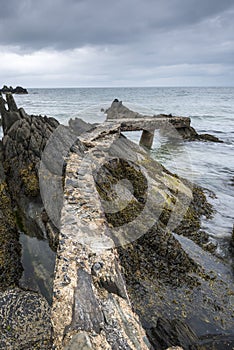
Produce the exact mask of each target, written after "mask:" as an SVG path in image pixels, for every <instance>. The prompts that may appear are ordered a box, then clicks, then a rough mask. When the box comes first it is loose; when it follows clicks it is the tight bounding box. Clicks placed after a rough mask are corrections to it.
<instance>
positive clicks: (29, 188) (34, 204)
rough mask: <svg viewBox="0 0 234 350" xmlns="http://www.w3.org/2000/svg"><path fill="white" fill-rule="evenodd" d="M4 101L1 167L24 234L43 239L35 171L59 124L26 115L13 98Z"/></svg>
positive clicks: (1, 109) (0, 107) (0, 109)
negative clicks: (29, 232) (5, 174)
mask: <svg viewBox="0 0 234 350" xmlns="http://www.w3.org/2000/svg"><path fill="white" fill-rule="evenodd" d="M6 101H7V105H8V110H7V109H6V108H5V101H4V100H3V98H2V97H1V96H0V112H1V115H2V122H3V123H2V124H3V132H4V137H3V140H2V145H3V154H4V162H3V164H4V170H5V173H7V183H8V186H9V188H10V189H11V197H12V199H13V200H14V201H15V203H16V204H17V207H18V211H19V215H20V217H21V221H22V224H23V226H24V229H25V231H31V234H32V232H34V235H35V236H37V235H38V236H39V237H43V235H42V233H41V228H42V227H43V226H45V225H44V223H43V222H42V220H41V216H40V214H39V215H38V213H41V212H42V211H43V204H42V201H41V197H40V190H39V180H38V171H39V165H40V158H41V154H42V152H43V150H44V148H45V145H46V143H47V141H48V139H49V137H50V135H51V134H52V132H53V131H54V130H55V128H56V127H57V126H58V125H59V123H58V122H57V121H56V120H55V119H53V118H47V117H42V116H33V115H28V114H27V113H25V111H24V109H23V108H19V109H18V107H17V105H16V103H15V101H14V98H13V96H12V94H9V93H7V94H6ZM33 213H35V215H34V214H33ZM45 230H46V227H45Z"/></svg>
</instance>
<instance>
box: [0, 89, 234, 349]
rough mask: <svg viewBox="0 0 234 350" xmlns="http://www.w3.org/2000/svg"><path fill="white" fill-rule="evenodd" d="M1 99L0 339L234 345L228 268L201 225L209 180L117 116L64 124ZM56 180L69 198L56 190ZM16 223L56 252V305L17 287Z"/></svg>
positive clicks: (90, 344) (26, 343)
mask: <svg viewBox="0 0 234 350" xmlns="http://www.w3.org/2000/svg"><path fill="white" fill-rule="evenodd" d="M6 98H7V105H8V109H6V108H5V102H4V100H3V98H2V97H1V96H0V113H1V116H2V121H3V123H2V124H3V131H4V138H3V140H2V142H0V146H1V148H0V196H1V197H0V216H1V226H0V243H1V244H0V247H1V248H0V282H1V283H0V319H1V326H0V330H1V333H2V337H1V340H0V349H6V348H7V349H9V350H10V349H26V348H27V349H28V348H40V349H52V346H53V344H54V346H56V348H57V349H67V350H68V349H70V350H72V349H78V348H84V349H92V350H99V349H126V350H130V349H132V350H133V349H137V350H138V349H141V350H143V349H151V350H153V349H157V350H158V349H159V350H161V349H162V350H164V349H166V348H167V347H169V346H176V345H177V346H179V345H180V346H182V347H183V349H185V350H186V349H188V350H190V349H191V350H193V349H197V350H199V349H200V350H203V349H210V348H212V349H216V350H219V349H224V348H225V349H232V347H233V344H234V339H233V338H234V334H233V329H234V327H233V326H234V324H233V315H232V312H233V307H232V303H233V295H234V291H233V278H232V276H229V274H228V272H227V271H229V270H228V267H226V266H225V264H223V263H222V262H221V261H218V260H217V259H216V258H215V257H214V256H213V255H212V252H213V251H214V250H215V247H214V246H213V245H212V244H211V243H210V242H209V237H208V235H207V234H206V233H205V232H203V231H201V226H200V223H201V217H202V216H207V217H209V216H210V215H212V208H211V206H210V204H209V203H208V202H207V199H206V196H205V194H204V191H203V189H202V188H200V187H198V186H194V185H193V184H191V183H189V182H188V181H185V180H184V179H180V178H179V177H178V176H176V175H174V174H171V173H170V172H169V171H167V170H166V169H165V168H164V167H162V166H161V165H160V164H159V163H157V162H156V161H154V160H152V159H151V158H150V157H149V155H148V153H147V152H146V151H144V150H143V149H142V148H140V147H139V146H137V145H135V144H133V143H132V142H131V141H129V140H128V139H126V138H125V137H124V136H123V135H122V134H121V126H120V125H119V124H118V123H111V124H109V123H107V124H106V125H105V123H104V124H102V125H99V126H97V125H96V126H94V125H90V124H86V123H84V122H82V121H80V120H75V121H71V122H70V128H68V127H63V126H61V125H59V123H58V122H57V121H56V120H55V119H53V118H47V117H42V116H30V115H28V114H27V113H26V112H25V111H24V110H23V108H19V109H18V107H17V106H16V104H15V101H14V99H13V97H12V95H11V94H7V95H6ZM52 135H56V138H54V139H53V136H52ZM51 137H52V139H51ZM51 140H52V146H53V147H52V146H51V145H50V142H51ZM55 146H56V147H55ZM54 149H56V152H55V153H53V151H54ZM46 152H47V156H48V158H45V157H44V156H45V154H46ZM42 156H43V157H44V158H43V157H42ZM41 159H43V161H44V164H45V166H46V171H48V173H46V180H45V184H46V185H47V184H49V187H50V188H48V189H47V192H48V195H47V193H43V188H42V187H41V186H40V182H39V177H40V170H41ZM47 175H48V176H49V177H47ZM46 181H48V182H46ZM119 182H120V184H121V183H122V185H121V186H120V187H116V186H117V185H118V184H119ZM61 189H62V202H61V198H60V197H59V196H58V197H56V199H55V198H54V197H53V196H52V195H55V194H56V193H58V194H61V193H60V192H61ZM57 190H58V191H57ZM56 191H57V192H56ZM59 191H60V192H59ZM63 196H64V200H65V202H63ZM45 198H46V199H47V198H48V201H49V202H45ZM117 199H118V200H117ZM110 203H112V205H113V206H111V207H110ZM126 203H128V204H127V205H126ZM50 210H51V211H52V213H51V212H50ZM131 223H133V225H131ZM146 223H147V224H146ZM19 226H20V227H21V229H23V231H24V232H25V233H28V234H30V235H33V236H34V237H38V238H40V239H46V240H48V242H49V244H50V247H51V249H52V250H54V251H56V252H57V256H56V267H55V276H54V288H53V302H52V307H50V306H49V305H48V303H47V301H46V300H45V298H44V297H43V296H42V295H40V294H38V293H36V292H34V291H30V290H27V291H26V290H23V289H22V288H19V280H20V277H21V274H22V263H21V247H20V244H19ZM87 228H88V230H87ZM87 231H88V233H87ZM82 242H83V244H81V243H82ZM97 242H99V243H101V244H102V245H101V246H100V245H98V247H99V248H98V249H97ZM103 242H104V243H103ZM103 244H104V248H103ZM106 247H108V249H106ZM95 249H97V250H95ZM194 252H197V256H196V255H194ZM222 273H223V275H222ZM84 296H85V297H84ZM28 305H30V307H29V306H28ZM19 309H20V310H21V312H22V315H21V318H20V319H19V318H17V317H18V316H17V315H18V311H17V310H19ZM51 312H52V313H51ZM25 334H27V336H25Z"/></svg>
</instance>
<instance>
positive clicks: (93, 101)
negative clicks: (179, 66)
mask: <svg viewBox="0 0 234 350" xmlns="http://www.w3.org/2000/svg"><path fill="white" fill-rule="evenodd" d="M28 90H29V94H28V95H16V96H15V99H16V101H17V104H18V106H19V107H24V109H25V110H26V111H27V113H29V114H36V115H38V114H41V115H47V116H53V117H55V118H57V119H58V120H59V121H60V122H61V123H64V124H67V122H68V120H69V119H70V118H74V117H81V118H83V119H84V120H85V121H88V122H102V121H104V120H105V115H104V113H102V112H101V108H104V109H105V108H107V107H109V106H110V104H111V102H112V101H113V100H114V99H115V98H118V99H119V100H122V101H123V103H124V104H125V105H126V106H128V107H130V108H132V109H133V110H135V111H138V112H142V113H146V114H150V115H151V114H152V115H153V114H159V113H166V114H169V113H171V114H172V115H181V116H189V117H190V118H191V120H192V123H191V125H192V126H193V127H194V128H195V129H196V130H197V131H198V132H199V133H210V134H212V135H215V136H217V137H219V138H220V139H221V140H222V141H223V143H211V142H183V141H177V142H176V143H175V142H173V141H171V140H169V139H168V137H166V136H165V135H164V136H162V135H160V134H159V133H158V132H156V133H155V139H154V144H153V149H152V151H151V155H152V157H153V158H155V159H156V160H158V161H160V162H161V163H162V164H163V165H165V166H166V167H167V168H168V169H169V170H171V171H172V172H175V173H177V174H179V175H181V176H183V177H185V178H187V179H189V180H191V181H193V182H195V183H197V184H199V185H201V186H204V187H205V188H207V189H208V190H211V191H213V192H214V193H215V197H214V198H211V197H209V198H208V199H209V201H210V202H211V203H212V204H213V207H214V210H215V214H214V216H213V218H212V219H211V220H209V221H207V220H205V219H204V220H203V228H204V229H206V230H207V231H208V233H209V234H210V236H211V237H212V238H213V239H215V240H216V241H217V242H218V253H219V254H220V255H223V256H228V241H230V238H231V232H232V228H233V224H234V210H233V208H234V158H233V155H234V88H230V87H229V88H220V87H219V88H208V87H207V88H204V87H203V88H199V87H191V88H188V87H184V88H182V87H180V88H178V87H171V88H170V87H163V88H160V87H155V88H69V89H28ZM128 137H129V138H130V139H132V140H133V141H136V142H137V141H138V139H139V137H140V133H138V132H132V133H128Z"/></svg>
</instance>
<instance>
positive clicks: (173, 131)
mask: <svg viewBox="0 0 234 350" xmlns="http://www.w3.org/2000/svg"><path fill="white" fill-rule="evenodd" d="M105 113H106V115H107V118H106V122H115V123H117V122H119V123H120V125H121V126H120V127H121V130H122V131H135V130H143V132H142V137H141V140H140V144H141V145H143V146H145V147H147V148H151V146H152V143H153V137H154V130H155V129H159V130H160V132H161V133H164V134H166V135H167V136H169V137H172V138H175V139H178V138H182V139H183V140H189V141H196V140H199V141H212V142H222V141H221V140H219V139H218V138H217V137H215V136H213V135H209V134H198V133H197V132H196V130H195V129H194V128H193V127H192V126H191V125H190V123H191V120H190V118H188V117H176V116H172V115H171V114H169V115H167V114H159V115H153V116H148V115H142V114H140V113H138V112H134V111H132V110H130V109H129V108H127V107H126V106H124V105H123V104H122V101H119V100H118V99H115V100H114V101H113V102H112V104H111V107H110V108H108V109H107V110H106V111H105Z"/></svg>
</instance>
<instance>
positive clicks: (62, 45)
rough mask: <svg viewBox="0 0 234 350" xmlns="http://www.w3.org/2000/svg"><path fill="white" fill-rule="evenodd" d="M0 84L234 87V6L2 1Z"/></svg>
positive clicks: (142, 0)
mask: <svg viewBox="0 0 234 350" xmlns="http://www.w3.org/2000/svg"><path fill="white" fill-rule="evenodd" d="M0 50H1V51H0V52H1V53H0V67H1V68H0V85H3V84H6V85H13V86H15V85H22V86H25V87H76V86H77V87H79V86H80V87H82V86H234V1H233V0H40V1H39V0H7V1H6V0H0Z"/></svg>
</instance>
